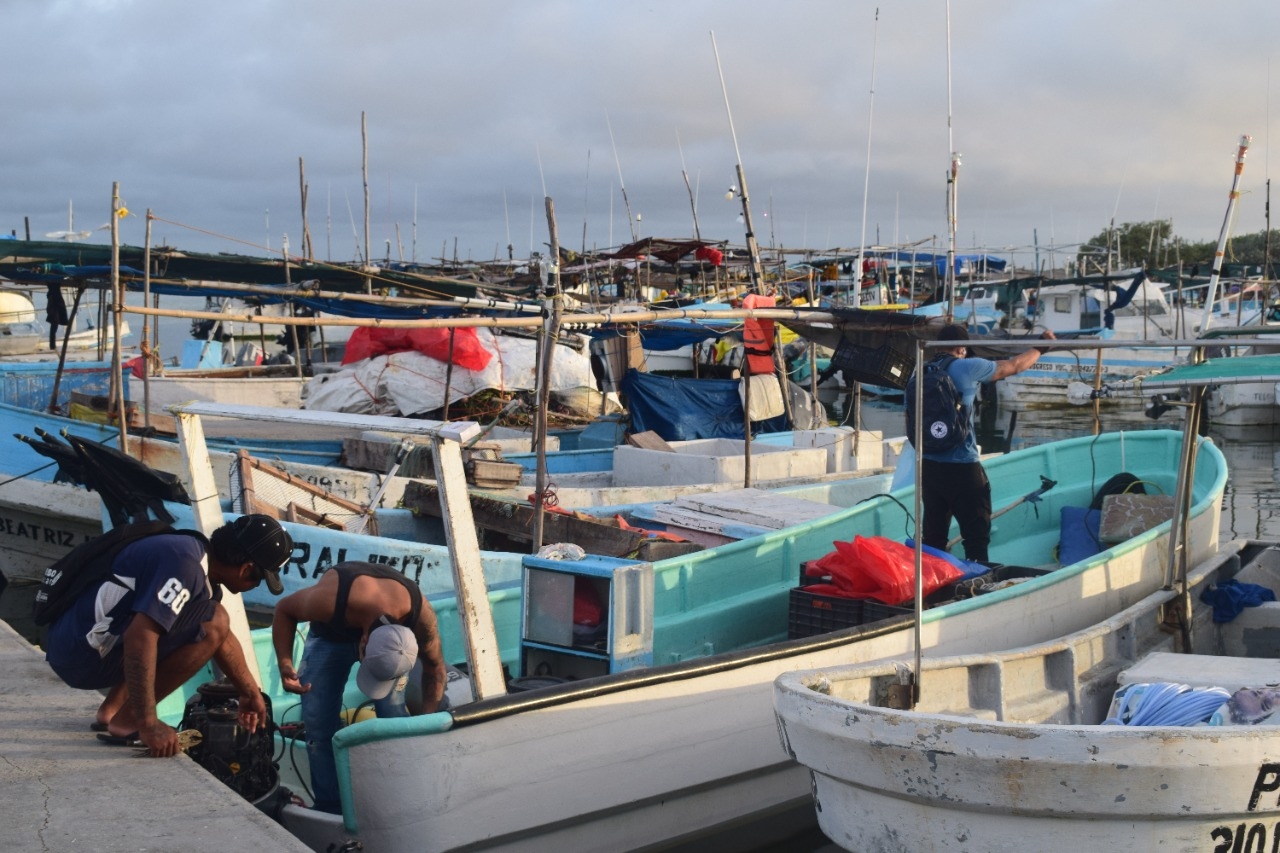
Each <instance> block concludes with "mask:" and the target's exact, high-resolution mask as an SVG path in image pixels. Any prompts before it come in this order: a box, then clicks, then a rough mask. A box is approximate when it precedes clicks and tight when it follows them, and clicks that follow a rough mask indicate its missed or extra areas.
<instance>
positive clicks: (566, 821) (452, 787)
mask: <svg viewBox="0 0 1280 853" xmlns="http://www.w3.org/2000/svg"><path fill="white" fill-rule="evenodd" d="M1217 505H1220V501H1217V502H1216V503H1215V506H1217ZM1217 518H1218V509H1217V508H1215V509H1213V510H1211V511H1208V512H1203V513H1201V514H1199V515H1198V516H1196V517H1195V518H1194V519H1192V521H1191V526H1192V528H1193V532H1192V534H1191V541H1192V542H1194V543H1196V544H1195V546H1194V548H1193V550H1194V551H1195V552H1196V555H1197V556H1198V557H1203V556H1205V555H1207V554H1209V553H1212V550H1213V549H1214V548H1216V544H1217ZM1166 561H1167V538H1166V537H1154V536H1153V537H1151V538H1150V540H1149V541H1148V542H1146V543H1144V544H1141V545H1138V546H1137V547H1135V548H1133V549H1132V550H1130V551H1128V552H1126V553H1124V554H1122V555H1119V556H1116V557H1115V558H1113V559H1111V560H1110V561H1109V562H1107V563H1106V565H1105V567H1102V568H1096V569H1095V570H1093V571H1087V570H1086V571H1081V572H1072V571H1070V570H1068V572H1067V573H1066V574H1067V575H1068V576H1065V577H1063V578H1061V579H1060V580H1057V579H1055V580H1057V582H1056V583H1047V584H1045V589H1043V590H1042V591H1041V592H1042V593H1043V594H1038V595H1035V596H1033V597H1024V598H1022V599H1021V600H1020V603H1013V602H1010V603H1009V604H1008V605H1007V606H1004V607H1001V605H1000V604H999V603H997V602H996V601H995V600H992V601H988V602H986V605H987V606H978V607H974V606H972V604H971V603H961V604H960V605H958V606H957V605H951V606H950V607H953V608H955V612H951V613H948V614H947V615H946V617H945V618H938V619H935V621H932V622H929V623H927V624H926V625H925V627H924V632H923V643H924V647H925V648H926V650H929V651H932V652H935V653H940V652H944V651H945V652H946V653H948V654H950V653H963V652H970V651H980V650H985V649H989V648H991V647H992V645H993V643H996V644H999V645H1007V644H1011V643H1012V644H1018V643H1031V642H1037V641H1039V640H1043V639H1045V638H1048V637H1051V636H1056V635H1059V634H1061V633H1064V632H1065V631H1067V630H1073V629H1074V628H1078V627H1080V626H1083V625H1086V624H1089V623H1090V622H1093V621H1098V620H1100V619H1102V618H1105V617H1106V616H1108V615H1110V614H1112V613H1115V612H1116V611H1118V610H1121V609H1123V608H1124V607H1126V606H1128V605H1130V604H1132V603H1133V602H1134V601H1136V600H1138V599H1140V598H1141V597H1142V596H1143V595H1145V594H1147V593H1149V592H1150V591H1151V590H1152V589H1154V588H1155V586H1156V585H1158V583H1159V578H1161V577H1162V576H1163V572H1164V566H1165V562H1166ZM1044 580H1046V579H1041V580H1038V581H1035V582H1034V583H1041V582H1042V581H1044ZM1010 592H1016V591H1010ZM994 595H996V596H1000V595H1002V594H1001V593H996V594H994ZM988 598H990V597H988ZM943 609H944V610H945V609H946V608H943ZM930 613H931V614H934V615H939V614H937V613H936V612H935V611H930ZM1002 613H1003V614H1007V616H1005V617H1003V618H1002V617H1001V615H1000V614H1002ZM997 620H998V621H999V622H1000V623H1001V626H1002V628H1001V630H1000V631H999V632H998V633H997V632H993V631H992V630H991V626H992V624H993V621H997ZM913 647H914V640H913V636H912V632H911V631H910V630H907V629H906V628H904V627H898V629H897V630H893V631H889V632H887V633H882V634H880V635H879V636H876V635H874V634H873V635H872V636H856V635H855V636H854V637H852V638H849V639H846V640H845V641H843V642H839V643H835V644H833V645H831V646H829V647H828V648H825V649H816V650H802V647H799V646H797V647H796V648H795V649H793V650H791V651H785V650H784V651H778V650H775V651H774V652H773V654H761V655H760V659H758V660H754V659H746V660H744V661H742V662H740V663H738V664H737V665H733V666H730V667H726V668H724V669H723V670H722V671H717V670H716V666H715V663H714V661H709V662H708V661H704V662H695V663H692V664H690V665H689V672H690V675H689V676H686V677H682V678H671V677H666V678H662V677H660V674H657V673H653V672H650V673H648V676H649V677H652V681H651V683H643V682H642V683H637V684H628V685H626V686H622V687H621V688H615V689H614V690H612V691H609V690H607V689H606V690H602V691H601V692H600V695H596V696H591V697H587V698H580V699H576V700H574V701H569V702H564V703H560V704H557V703H556V702H555V699H554V697H546V698H542V697H539V698H540V700H541V701H537V700H535V702H536V704H533V705H530V706H529V707H527V708H524V709H513V710H511V711H509V712H506V713H497V714H495V715H494V716H492V717H486V718H484V719H483V720H477V721H476V722H475V723H474V724H471V725H467V724H454V725H453V726H452V728H450V729H448V730H442V727H447V726H449V724H450V723H449V719H450V718H448V717H447V716H446V715H433V716H432V717H419V718H412V719H411V720H407V721H382V720H374V721H371V722H370V723H369V724H367V725H366V726H362V727H357V728H353V729H344V730H343V731H341V732H339V734H338V736H337V737H336V738H335V748H336V749H337V752H338V761H339V766H340V767H342V766H344V765H345V766H346V767H347V768H349V773H350V778H352V779H358V780H359V784H354V785H351V787H350V795H351V807H350V809H349V810H348V812H347V813H348V814H350V815H352V816H353V817H352V822H351V823H349V824H348V826H347V829H348V830H349V831H351V832H354V833H356V834H357V835H358V837H359V838H360V840H361V841H362V842H363V844H364V845H365V849H366V850H369V851H380V850H405V849H414V850H421V851H447V850H459V849H472V850H480V849H483V850H491V849H492V850H545V849H556V850H561V851H597V850H600V849H601V848H602V844H603V845H604V846H606V847H608V848H609V849H631V848H633V847H638V846H641V845H649V844H652V845H661V844H666V843H675V842H678V841H687V840H690V839H691V838H694V837H696V836H697V835H698V834H700V833H705V832H707V831H710V830H711V829H712V828H723V827H725V826H732V825H733V824H735V823H737V822H740V821H743V820H746V819H748V818H749V817H750V816H752V815H753V814H757V813H759V812H761V811H764V810H768V809H779V808H783V807H785V806H786V805H787V804H793V803H797V802H802V801H803V800H804V798H805V797H807V796H808V795H809V793H810V786H809V780H808V778H807V775H806V774H804V773H803V772H796V771H797V767H796V765H794V764H792V763H791V762H790V761H789V760H788V759H787V757H786V756H784V755H782V754H781V753H780V752H779V750H778V749H777V745H776V741H775V738H776V724H775V721H774V718H773V714H772V693H773V688H772V683H773V680H774V679H775V678H776V677H778V676H779V675H780V674H781V673H782V672H784V671H787V670H792V669H798V668H814V667H823V666H834V665H837V664H842V663H854V662H870V661H877V660H885V659H890V658H903V657H906V656H907V655H909V654H911V652H912V649H913ZM697 663H701V664H702V666H701V667H699V666H698V665H697ZM655 675H656V676H658V677H653V676H655ZM464 710H465V709H461V710H460V711H456V712H454V714H455V716H456V717H458V718H460V719H466V716H465V714H464V713H463V711H464ZM442 718H443V719H442ZM406 792H412V793H411V795H410V794H407V793H406ZM549 845H550V846H549Z"/></svg>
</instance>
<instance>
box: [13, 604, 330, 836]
mask: <svg viewBox="0 0 1280 853" xmlns="http://www.w3.org/2000/svg"><path fill="white" fill-rule="evenodd" d="M101 698H102V697H101V696H100V695H99V694H98V693H97V692H95V691H91V690H74V689H72V688H70V687H67V686H66V685H65V684H63V683H62V681H61V679H59V678H58V676H56V675H54V673H53V670H51V669H50V668H49V665H48V664H47V663H45V661H44V653H43V652H41V651H40V649H38V648H36V647H35V646H33V645H31V644H30V643H28V642H27V641H26V640H25V639H23V638H22V636H20V635H19V634H18V633H17V632H16V631H14V630H13V629H12V628H11V627H10V626H9V625H8V624H7V623H5V622H0V790H3V791H4V792H5V794H4V796H3V797H0V850H49V851H54V850H56V851H77V850H82V851H103V853H116V851H119V853H124V851H130V853H138V851H174V853H178V851H181V853H204V852H205V851H207V853H227V851H232V850H271V851H306V850H307V849H308V848H307V847H306V846H305V845H304V844H303V843H302V842H301V841H299V840H298V839H297V838H295V837H294V836H292V835H290V834H289V832H288V831H287V830H285V829H284V827H282V826H280V824H278V823H276V822H275V821H273V820H272V819H271V818H269V817H268V816H267V815H265V814H263V813H262V812H260V811H259V810H258V809H257V808H255V807H254V806H253V805H252V804H251V803H249V802H248V801H247V800H244V799H243V798H241V797H240V796H238V795H237V794H236V793H235V792H234V791H232V790H231V789H230V788H228V787H226V786H225V785H223V784H222V783H221V782H219V781H218V780H217V779H215V778H214V777H213V776H211V775H209V773H207V772H206V771H205V770H204V768H202V767H200V766H199V765H198V764H196V763H195V762H194V761H192V760H191V759H189V758H187V757H186V756H185V755H182V756H178V757H177V758H137V757H135V755H136V751H135V750H133V749H131V748H128V747H120V746H109V745H107V744H104V743H102V742H100V741H99V740H98V739H97V738H96V737H94V734H93V732H91V731H90V730H89V724H90V723H91V722H92V721H93V717H94V712H95V711H96V710H97V708H98V704H99V703H100V702H101Z"/></svg>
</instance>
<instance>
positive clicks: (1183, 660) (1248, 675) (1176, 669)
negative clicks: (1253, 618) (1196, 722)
mask: <svg viewBox="0 0 1280 853" xmlns="http://www.w3.org/2000/svg"><path fill="white" fill-rule="evenodd" d="M1250 609H1251V610H1252V609H1256V608H1250ZM1159 681H1169V682H1173V683H1175V684H1186V685H1189V686H1191V687H1222V688H1224V689H1226V690H1230V691H1235V690H1238V689H1239V688H1241V687H1263V686H1265V685H1268V684H1280V660H1276V659H1274V658H1252V657H1230V656H1227V655H1184V654H1179V653H1178V652H1152V653H1151V654H1149V655H1147V656H1146V657H1144V658H1142V660H1140V661H1138V662H1137V663H1135V664H1134V665H1133V666H1131V667H1129V668H1128V669H1126V670H1124V671H1123V672H1121V673H1120V675H1119V677H1118V678H1117V682H1118V683H1119V684H1120V685H1125V684H1144V683H1151V682H1159Z"/></svg>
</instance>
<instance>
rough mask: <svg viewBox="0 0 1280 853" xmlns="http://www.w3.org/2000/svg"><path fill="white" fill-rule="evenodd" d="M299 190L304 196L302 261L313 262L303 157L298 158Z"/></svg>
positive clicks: (305, 171)
mask: <svg viewBox="0 0 1280 853" xmlns="http://www.w3.org/2000/svg"><path fill="white" fill-rule="evenodd" d="M298 189H299V191H300V192H301V194H302V259H303V260H305V261H313V260H315V255H314V254H313V252H312V249H311V226H310V225H308V224H307V170H306V166H305V165H304V164H303V162H302V158H301V157H299V158H298Z"/></svg>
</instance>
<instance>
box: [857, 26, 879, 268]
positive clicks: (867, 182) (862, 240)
mask: <svg viewBox="0 0 1280 853" xmlns="http://www.w3.org/2000/svg"><path fill="white" fill-rule="evenodd" d="M879 42H880V7H879V6H877V7H876V20H875V26H874V27H873V35H872V37H871V100H870V104H869V105H868V107H867V168H866V172H865V173H864V174H863V177H862V234H861V236H859V238H858V269H857V270H856V271H855V273H854V277H855V278H856V279H857V280H858V282H859V284H861V279H862V258H863V255H864V253H865V252H866V247H867V195H868V193H869V192H870V189H871V122H872V119H873V118H874V116H875V108H876V49H877V46H878V45H879Z"/></svg>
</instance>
